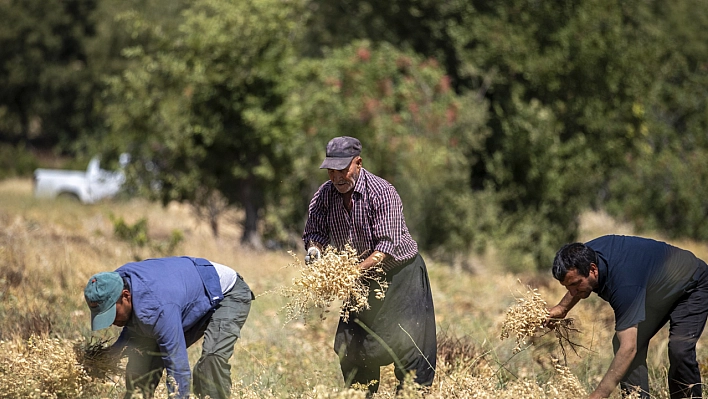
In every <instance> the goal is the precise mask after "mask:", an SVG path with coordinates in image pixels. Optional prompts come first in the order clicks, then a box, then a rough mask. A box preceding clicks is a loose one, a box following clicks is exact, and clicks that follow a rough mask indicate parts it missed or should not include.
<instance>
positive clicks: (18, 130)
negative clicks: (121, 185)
mask: <svg viewBox="0 0 708 399" xmlns="http://www.w3.org/2000/svg"><path fill="white" fill-rule="evenodd" d="M96 5H97V2H96V1H95V0H71V1H63V2H53V3H46V2H43V1H36V0H30V1H3V2H0V15H3V23H2V24H1V25H0V88H2V90H0V139H2V140H3V141H12V142H19V141H23V142H29V141H32V142H35V143H40V144H42V145H44V146H51V145H56V144H59V143H60V142H61V141H62V140H70V139H74V138H76V137H77V136H78V133H79V132H80V131H82V130H83V129H85V128H87V127H89V126H90V125H91V124H92V123H93V122H94V121H93V120H92V119H91V117H92V98H91V96H92V92H93V90H94V89H95V85H96V83H97V79H95V77H94V76H93V75H92V72H91V70H90V68H88V66H87V58H88V56H87V50H86V41H87V40H88V39H89V38H90V37H92V36H93V35H95V33H96V32H95V26H94V20H93V18H92V16H93V13H94V11H95V8H96Z"/></svg>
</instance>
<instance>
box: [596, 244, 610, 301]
mask: <svg viewBox="0 0 708 399" xmlns="http://www.w3.org/2000/svg"><path fill="white" fill-rule="evenodd" d="M595 257H596V258H595V259H596V261H595V264H596V265H597V287H596V288H595V289H594V290H593V291H594V292H595V293H597V294H598V295H601V294H602V292H603V291H604V290H605V283H606V282H607V260H606V259H605V258H604V257H603V256H602V254H601V253H599V252H595Z"/></svg>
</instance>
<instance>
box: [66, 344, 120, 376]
mask: <svg viewBox="0 0 708 399" xmlns="http://www.w3.org/2000/svg"><path fill="white" fill-rule="evenodd" d="M107 343H108V340H98V341H79V342H77V343H76V344H74V352H75V353H76V359H77V361H78V362H79V363H80V364H81V365H82V366H83V368H84V370H86V372H87V373H88V374H89V375H90V376H91V377H93V378H99V379H106V378H108V377H110V376H114V375H119V374H121V373H122V372H123V371H124V370H123V368H122V367H121V366H120V357H121V354H120V352H114V351H111V350H110V346H108V345H107Z"/></svg>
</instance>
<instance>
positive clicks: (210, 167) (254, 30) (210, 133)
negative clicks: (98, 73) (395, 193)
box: [102, 0, 304, 247]
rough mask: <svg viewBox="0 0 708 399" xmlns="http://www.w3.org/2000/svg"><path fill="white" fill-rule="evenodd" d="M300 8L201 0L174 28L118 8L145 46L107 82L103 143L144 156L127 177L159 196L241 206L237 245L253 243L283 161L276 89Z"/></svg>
mask: <svg viewBox="0 0 708 399" xmlns="http://www.w3.org/2000/svg"><path fill="white" fill-rule="evenodd" d="M303 12H304V10H303V8H302V4H301V3H299V2H287V3H283V2H280V1H276V0H253V1H242V2H232V1H228V0H207V1H203V2H199V3H195V4H193V5H192V6H191V7H189V8H188V9H187V10H186V11H184V12H183V14H182V20H181V22H180V23H179V24H178V25H177V27H176V29H175V30H167V29H166V28H165V27H164V26H161V25H157V26H155V25H154V24H151V23H150V21H146V20H144V19H142V18H141V17H140V15H138V14H137V13H135V12H133V13H127V14H126V15H124V16H123V21H125V23H126V26H127V27H128V29H129V31H130V32H131V34H132V35H133V36H142V37H145V40H144V42H143V43H144V44H139V45H136V46H134V47H131V48H128V49H126V50H125V52H124V54H125V55H126V56H127V57H128V58H129V59H131V60H132V61H134V62H133V63H131V64H130V67H129V68H128V69H126V70H125V71H124V72H123V73H122V74H121V75H120V76H115V77H113V78H111V79H110V81H109V84H110V90H109V92H108V96H109V97H108V102H109V105H107V107H106V115H107V119H108V123H109V130H110V133H109V134H108V135H107V137H105V138H104V140H102V142H104V143H105V144H106V145H108V146H112V147H114V148H120V150H121V151H129V152H131V153H133V155H134V159H138V160H149V162H135V163H134V164H133V169H132V170H131V174H132V175H133V176H135V177H137V176H139V175H140V176H143V178H142V180H141V181H143V182H145V183H144V185H148V184H149V183H150V182H153V181H159V182H160V185H159V188H158V190H157V195H158V196H159V198H161V199H162V201H164V202H167V201H171V200H177V201H186V202H190V203H192V204H195V205H197V206H200V205H203V206H208V205H209V204H208V203H200V201H201V200H200V199H209V198H213V196H212V195H211V194H212V193H217V192H218V193H220V194H221V195H223V196H224V198H226V200H227V201H228V203H229V204H233V205H238V206H240V207H242V208H243V209H244V211H245V218H244V221H243V225H244V233H243V237H242V242H244V243H247V244H250V245H253V246H255V247H259V246H261V242H260V235H259V233H258V226H259V220H260V217H261V212H262V211H263V209H264V207H265V205H266V204H267V203H268V202H269V201H271V199H270V198H271V197H270V194H272V193H277V191H278V190H279V186H280V184H281V178H280V176H281V174H282V173H284V170H287V169H288V168H289V167H290V165H291V164H292V161H291V159H292V157H293V150H294V149H293V147H292V146H291V145H290V144H289V141H290V140H291V137H290V136H289V131H288V129H287V128H286V125H285V122H284V121H283V117H282V113H283V109H282V102H283V93H282V92H281V91H280V89H279V88H280V86H281V83H282V81H283V80H287V79H288V76H289V71H290V70H291V69H292V68H291V66H292V65H293V63H294V62H295V58H294V57H295V54H294V48H295V47H294V46H295V44H296V42H297V40H298V35H299V32H298V27H299V25H298V23H297V22H298V20H299V18H301V16H302V15H303ZM136 180H137V179H136ZM154 187H155V186H153V188H154Z"/></svg>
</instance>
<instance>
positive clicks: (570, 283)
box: [561, 263, 597, 299]
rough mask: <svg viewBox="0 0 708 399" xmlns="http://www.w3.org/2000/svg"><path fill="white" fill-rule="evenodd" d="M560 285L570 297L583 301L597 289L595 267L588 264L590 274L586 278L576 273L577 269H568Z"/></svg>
mask: <svg viewBox="0 0 708 399" xmlns="http://www.w3.org/2000/svg"><path fill="white" fill-rule="evenodd" d="M561 284H562V285H563V286H564V287H565V288H566V289H567V290H568V292H570V295H572V296H574V297H580V298H582V299H585V298H587V297H589V296H590V294H592V290H593V289H595V288H596V287H597V266H596V265H595V264H594V263H591V264H590V273H588V276H587V277H585V276H583V275H582V274H580V273H578V269H570V270H568V273H566V275H565V279H563V281H561Z"/></svg>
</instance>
